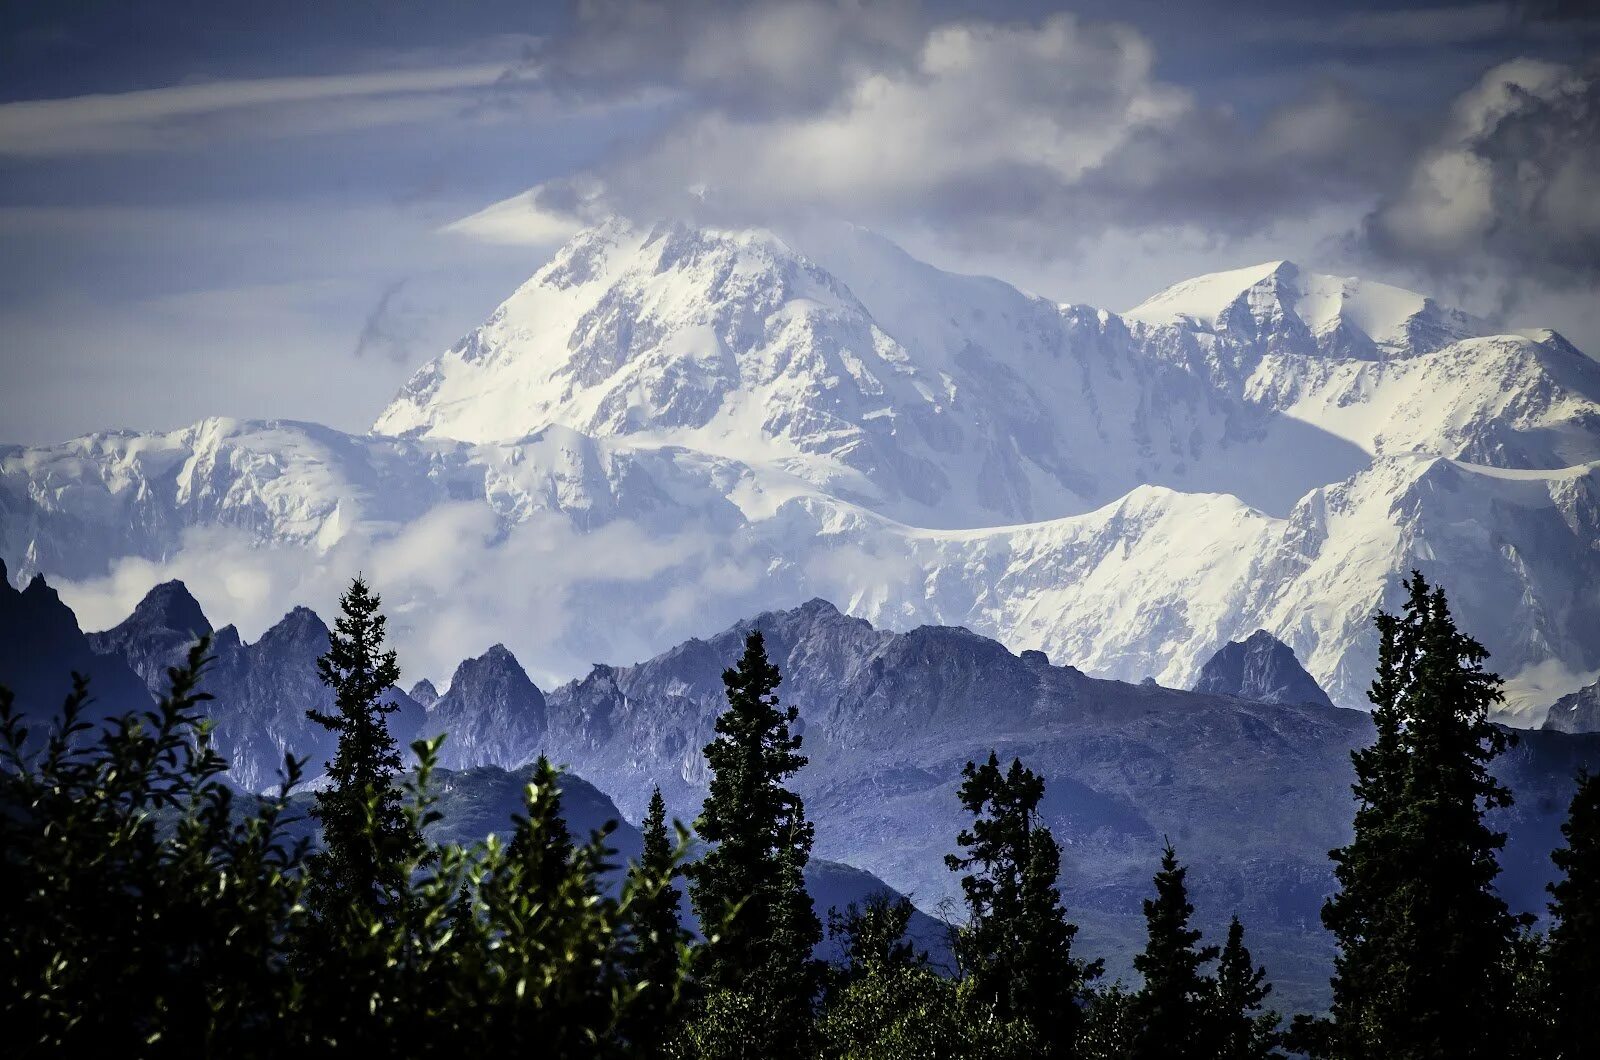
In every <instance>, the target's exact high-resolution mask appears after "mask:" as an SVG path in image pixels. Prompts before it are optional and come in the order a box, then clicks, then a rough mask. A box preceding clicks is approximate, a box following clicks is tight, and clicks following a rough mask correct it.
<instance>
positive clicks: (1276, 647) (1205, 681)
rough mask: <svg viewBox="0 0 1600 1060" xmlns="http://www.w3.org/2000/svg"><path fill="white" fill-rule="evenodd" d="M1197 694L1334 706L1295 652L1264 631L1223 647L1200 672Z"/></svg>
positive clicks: (1258, 701) (1196, 685) (1257, 700)
mask: <svg viewBox="0 0 1600 1060" xmlns="http://www.w3.org/2000/svg"><path fill="white" fill-rule="evenodd" d="M1194 690H1195V691H1196V692H1205V693H1207V694H1210V695H1217V696H1238V697H1239V698H1240V699H1253V700H1255V701H1256V702H1257V703H1310V704H1314V705H1316V706H1322V707H1331V706H1333V701H1332V700H1330V699H1329V698H1328V694H1327V693H1326V692H1324V691H1323V690H1322V686H1321V685H1319V684H1317V682H1316V680H1315V679H1314V678H1312V676H1311V675H1310V674H1308V673H1306V671H1305V667H1303V666H1301V665H1300V660H1299V659H1297V658H1295V655H1294V649H1292V648H1290V647H1289V645H1287V644H1285V643H1284V642H1283V641H1281V640H1279V639H1278V638H1277V637H1274V636H1273V635H1272V634H1271V633H1268V632H1267V631H1266V630H1264V629H1258V630H1256V631H1255V632H1254V633H1252V634H1250V636H1249V637H1248V638H1247V639H1245V640H1242V641H1237V640H1236V641H1231V642H1229V643H1228V644H1225V645H1223V646H1222V648H1220V649H1219V650H1218V651H1217V653H1216V654H1215V655H1213V656H1212V657H1211V659H1210V661H1209V662H1207V663H1206V664H1205V666H1203V667H1201V669H1200V677H1199V679H1198V680H1196V681H1195V683H1194Z"/></svg>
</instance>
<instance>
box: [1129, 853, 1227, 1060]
mask: <svg viewBox="0 0 1600 1060" xmlns="http://www.w3.org/2000/svg"><path fill="white" fill-rule="evenodd" d="M1187 874H1188V870H1187V869H1185V868H1184V867H1183V866H1181V865H1179V864H1178V855H1177V852H1176V851H1174V850H1173V849H1172V844H1171V843H1168V844H1167V846H1166V849H1165V850H1163V851H1162V852H1161V871H1160V872H1158V873H1156V876H1155V885H1156V896H1155V897H1154V898H1146V899H1145V901H1144V919H1145V928H1146V932H1147V939H1146V941H1145V947H1144V952H1142V953H1140V954H1138V955H1137V956H1136V957H1134V959H1133V967H1134V970H1135V971H1137V972H1138V973H1139V974H1140V975H1142V976H1144V986H1143V987H1142V988H1140V990H1139V992H1138V993H1137V994H1135V995H1134V997H1133V1002H1132V1005H1133V1012H1132V1021H1133V1041H1132V1043H1131V1047H1130V1049H1129V1051H1128V1055H1129V1056H1130V1057H1133V1058H1136V1060H1201V1058H1208V1060H1209V1058H1211V1057H1213V1056H1215V1055H1216V1042H1215V1040H1214V1038H1215V1036H1214V1035H1213V1033H1212V1023H1211V1015H1212V998H1213V996H1214V994H1215V990H1216V984H1215V983H1214V982H1213V981H1212V980H1211V979H1209V978H1207V977H1206V976H1205V975H1204V974H1203V973H1202V971H1201V969H1202V968H1204V967H1205V965H1207V964H1208V963H1210V962H1211V961H1212V960H1214V959H1215V958H1216V956H1217V952H1218V951H1217V947H1215V946H1200V945H1198V943H1199V942H1200V932H1199V930H1198V929H1196V928H1192V927H1190V926H1189V919H1190V918H1191V917H1192V916H1194V906H1193V905H1192V904H1191V903H1190V902H1189V891H1188V887H1187V885H1186V883H1185V881H1184V877H1185V876H1186V875H1187Z"/></svg>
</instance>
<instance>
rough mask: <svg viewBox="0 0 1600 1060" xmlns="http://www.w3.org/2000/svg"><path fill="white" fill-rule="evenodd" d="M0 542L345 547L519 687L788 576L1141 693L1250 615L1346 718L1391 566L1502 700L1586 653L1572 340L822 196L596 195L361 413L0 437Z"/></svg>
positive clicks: (1350, 287)
mask: <svg viewBox="0 0 1600 1060" xmlns="http://www.w3.org/2000/svg"><path fill="white" fill-rule="evenodd" d="M0 556H4V557H6V558H7V559H9V560H10V561H11V563H12V565H13V567H14V568H15V570H16V576H17V580H18V584H23V583H24V582H25V581H26V579H28V578H29V577H31V575H32V574H33V573H36V572H41V571H42V572H45V573H47V574H49V575H50V576H51V582H52V584H53V585H57V586H58V587H59V589H60V591H61V593H62V595H63V598H64V599H66V600H68V601H69V602H70V603H71V604H72V605H73V606H74V608H75V609H77V610H79V612H80V613H83V614H85V615H86V621H89V622H91V623H92V622H94V621H95V620H97V619H104V620H105V621H104V624H105V625H109V624H111V623H112V622H114V621H116V620H117V619H120V617H121V616H122V615H125V614H126V613H127V612H128V610H129V609H130V608H131V606H132V604H133V603H134V602H135V601H137V600H138V599H139V598H140V597H141V596H142V595H143V594H144V592H145V591H146V590H148V589H149V588H150V587H151V586H153V585H155V584H157V583H159V582H162V581H165V580H167V579H168V578H171V577H182V578H183V580H184V581H185V582H186V583H187V584H188V585H189V586H191V588H193V589H194V591H195V593H196V595H197V596H198V597H199V598H200V600H201V601H202V603H204V604H205V606H206V607H207V608H208V609H213V610H216V611H220V612H224V613H228V614H230V615H237V616H248V615H249V614H250V613H259V614H261V615H263V616H269V615H270V616H271V617H272V618H274V619H275V618H276V616H278V615H281V614H282V613H283V612H284V611H286V610H287V609H288V606H289V605H291V604H294V603H299V602H302V601H306V602H309V603H311V604H312V605H313V606H315V607H318V608H319V609H322V610H327V609H329V608H330V606H331V603H332V598H331V594H332V593H333V592H334V591H336V587H337V585H338V584H339V583H341V582H342V581H343V580H345V579H346V578H348V576H349V575H350V574H353V573H354V572H355V571H356V570H357V569H363V570H365V571H366V572H367V574H368V576H369V577H370V578H372V579H373V580H374V581H375V582H376V583H377V585H378V586H379V587H380V588H381V589H382V590H383V591H384V593H385V597H386V603H387V604H388V605H389V606H390V608H391V609H392V611H393V613H394V631H395V636H396V639H397V642H398V644H399V647H400V649H401V651H402V653H403V657H405V658H407V659H409V660H411V663H412V665H411V667H410V669H411V671H412V672H413V673H421V674H426V675H428V676H430V677H433V678H435V679H437V680H439V682H440V684H441V686H442V685H443V679H444V678H446V677H448V675H449V674H450V672H451V670H452V668H453V667H454V666H455V664H456V663H457V662H458V661H459V660H461V659H462V658H467V657H476V656H479V655H482V654H483V652H484V651H485V649H487V648H488V647H489V646H490V645H491V644H496V643H498V642H501V641H504V642H505V644H506V646H507V647H508V648H509V649H510V650H512V651H513V652H515V654H516V656H517V658H518V659H520V660H522V661H523V663H524V665H525V666H527V668H528V671H529V674H530V675H531V677H532V678H533V679H534V680H536V681H538V682H539V683H540V684H543V685H545V686H546V687H550V686H551V684H552V683H553V682H555V681H558V680H560V679H565V678H567V677H571V676H573V675H576V674H579V673H582V672H585V671H586V669H587V667H588V665H589V664H590V663H592V662H595V661H597V660H608V661H619V662H620V661H628V660H632V659H641V658H646V657H649V656H651V655H653V654H655V653H657V652H659V651H661V650H663V649H665V648H666V647H668V646H670V645H672V644H675V643H677V642H679V641H682V640H684V639H686V638H688V637H691V636H694V635H703V634H705V633H707V632H708V631H711V630H714V629H718V628H723V627H724V626H726V625H728V624H731V623H732V622H733V621H735V620H737V619H738V618H740V617H741V616H744V615H749V614H752V613H756V612H758V611H763V610H768V609H771V608H775V607H784V606H793V605H796V604H799V603H800V602H802V601H804V600H807V599H810V598H812V597H819V596H820V597H824V598H827V599H831V600H834V601H836V602H837V603H838V604H839V605H840V606H841V607H842V608H844V609H845V610H846V611H848V612H849V613H851V614H854V615H857V616H859V617H862V618H866V619H868V620H870V621H872V622H873V623H875V624H877V625H879V626H881V627H886V628H890V629H908V628H911V627H914V626H916V625H919V624H924V623H928V624H944V625H962V626H966V627H968V628H971V629H972V630H974V631H976V632H979V633H981V634H984V635H986V636H991V637H994V638H996V639H998V640H1000V641H1001V642H1003V643H1005V644H1006V645H1007V646H1008V647H1010V648H1012V649H1013V650H1023V649H1039V650H1043V651H1046V652H1048V653H1049V655H1050V657H1051V658H1052V659H1058V660H1062V661H1064V662H1070V663H1071V664H1073V665H1075V666H1077V667H1079V668H1081V669H1082V670H1084V671H1085V672H1087V673H1090V674H1093V675H1096V676H1103V677H1110V678H1116V679H1121V680H1129V681H1137V680H1140V679H1142V678H1144V677H1153V678H1155V679H1156V680H1157V681H1158V682H1160V683H1161V684H1163V685H1167V686H1184V687H1186V686H1188V685H1189V684H1190V683H1192V681H1193V679H1194V678H1195V676H1196V675H1197V673H1198V671H1199V669H1200V667H1201V666H1202V665H1203V663H1204V662H1205V661H1206V660H1207V659H1208V658H1209V657H1210V656H1211V654H1212V653H1213V652H1214V651H1215V650H1216V649H1217V648H1218V647H1220V646H1221V645H1224V644H1226V643H1228V642H1230V641H1234V640H1243V639H1244V638H1246V637H1247V636H1249V635H1250V634H1252V633H1253V632H1255V631H1256V630H1258V629H1261V630H1266V631H1267V632H1269V633H1270V634H1272V635H1273V636H1275V637H1277V638H1278V639H1279V640H1281V641H1283V642H1284V643H1285V644H1287V645H1288V646H1289V647H1290V648H1292V649H1293V650H1294V652H1295V653H1296V655H1297V656H1298V657H1299V658H1300V659H1301V660H1302V661H1303V662H1304V664H1305V666H1306V668H1307V670H1308V671H1309V672H1310V673H1311V674H1312V675H1313V676H1314V677H1315V678H1316V679H1317V681H1318V682H1319V683H1321V685H1322V686H1323V687H1324V688H1325V689H1326V690H1327V692H1328V694H1329V695H1330V696H1331V697H1332V699H1333V700H1334V702H1336V703H1338V704H1340V705H1341V706H1349V707H1360V706H1362V705H1363V702H1364V690H1365V688H1366V684H1367V682H1368V680H1369V675H1370V673H1371V669H1372V664H1373V661H1374V660H1373V653H1374V649H1375V641H1374V637H1373V633H1372V627H1371V622H1370V618H1371V615H1372V612H1373V611H1374V610H1375V609H1376V608H1378V607H1383V606H1393V605H1394V604H1395V603H1396V602H1397V592H1398V583H1399V579H1400V577H1401V576H1402V575H1403V574H1404V572H1406V571H1407V570H1409V569H1411V568H1413V567H1414V568H1418V569H1421V570H1422V571H1423V572H1424V573H1425V574H1427V575H1428V576H1429V578H1430V580H1435V581H1438V582H1439V583H1441V584H1443V585H1444V586H1445V587H1446V588H1447V589H1448V591H1449V592H1450V594H1451V599H1452V603H1453V605H1454V606H1455V608H1456V610H1457V612H1458V615H1459V617H1460V619H1461V621H1462V623H1463V625H1464V627H1465V628H1466V629H1467V630H1468V631H1470V632H1471V633H1472V634H1473V635H1475V636H1477V637H1478V638H1479V639H1480V640H1482V641H1483V642H1484V643H1485V644H1486V645H1487V646H1488V647H1489V649H1490V650H1491V651H1492V652H1493V658H1492V660H1491V662H1492V665H1493V666H1495V667H1496V668H1497V669H1498V670H1499V671H1500V672H1502V673H1503V674H1504V675H1505V676H1506V677H1507V678H1508V679H1509V686H1508V693H1509V694H1508V701H1507V704H1506V713H1505V717H1506V719H1507V720H1510V721H1513V722H1515V723H1519V724H1528V725H1532V724H1537V723H1538V722H1539V721H1540V720H1541V718H1542V713H1543V709H1544V708H1545V707H1546V706H1547V705H1548V704H1549V703H1550V702H1551V701H1553V700H1554V699H1556V698H1557V697H1558V696H1560V695H1562V694H1565V693H1567V692H1570V691H1572V690H1574V689H1576V688H1579V687H1581V686H1583V685H1585V684H1588V683H1589V682H1591V681H1593V680H1594V679H1595V678H1596V677H1597V676H1600V364H1597V363H1596V362H1595V361H1594V360H1592V359H1590V358H1589V357H1588V356H1587V355H1585V354H1584V353H1583V352H1581V351H1579V350H1577V349H1575V348H1573V347H1572V346H1571V345H1570V344H1569V343H1567V342H1566V341H1565V340H1564V339H1563V338H1562V337H1561V336H1559V335H1557V334H1555V333H1554V332H1548V331H1530V332H1526V333H1514V334H1500V333H1496V332H1495V329H1494V328H1492V327H1491V326H1490V325H1489V324H1487V323H1486V322H1484V321H1482V320H1479V319H1476V318H1474V317H1471V316H1469V315H1467V314H1465V313H1461V312H1459V311H1456V310H1452V309H1449V308H1446V307H1442V306H1440V305H1438V304H1437V303H1436V302H1434V301H1433V300H1432V299H1430V298H1426V297H1424V296H1422V295H1417V294H1413V293H1411V292H1407V291H1402V290H1400V289H1398V288H1393V287H1388V286H1385V285H1382V284H1376V283H1372V282H1369V281H1365V280H1360V279H1355V278H1344V277H1332V276H1324V275H1321V274H1316V273H1312V272H1309V271H1306V270H1303V269H1301V268H1299V267H1298V266H1296V265H1294V264H1293V263H1289V262H1272V263H1266V264H1264V265H1261V266H1256V267H1252V268H1248V269H1241V270H1234V271H1231V272H1225V273H1217V274H1213V275H1210V276H1205V277H1199V278H1196V279H1194V280H1191V281H1186V282H1185V283H1182V284H1179V285H1177V286H1175V287H1173V288H1171V289H1169V290H1167V291H1165V292H1161V293H1159V294H1157V295H1155V296H1153V297H1152V298H1150V299H1148V300H1147V301H1145V302H1144V303H1142V304H1141V305H1140V306H1138V307H1135V308H1134V309H1131V310H1129V311H1127V312H1125V313H1115V312H1110V311H1108V310H1104V309H1098V308H1095V307H1090V306H1084V305H1072V304H1061V303H1056V302H1053V301H1050V300H1048V299H1044V298H1040V297H1037V296H1033V295H1029V294H1026V293H1024V292H1022V291H1020V290H1018V289H1016V288H1015V287H1012V286H1010V285H1008V284H1005V283H1003V282H1001V281H999V280H996V279H992V278H987V277H972V276H963V275H958V274H954V273H950V272H946V271H942V270H939V269H937V268H935V267H933V266H931V265H928V264H927V263H924V262H921V261H918V260H916V259H915V258H913V257H911V256H910V255H909V254H907V253H906V252H905V251H903V250H902V249H901V248H899V247H897V246H895V245H894V244H893V243H891V242H889V241H888V240H886V239H884V238H882V237H880V236H878V235H876V234H874V233H872V232H869V231H866V230H863V229H860V228H857V227H853V226H847V225H837V226H818V227H817V228H816V229H815V230H812V231H808V232H807V233H805V234H804V235H803V236H795V235H779V234H775V233H772V232H767V231H759V230H750V231H721V230H714V229H700V228H691V227H686V226H683V225H655V226H646V225H636V224H631V223H628V222H625V221H621V220H613V221H609V222H606V223H604V224H601V225H598V226H595V227H593V228H591V229H588V230H586V231H584V232H582V233H580V234H578V235H577V236H575V237H574V238H573V239H572V240H571V241H570V242H569V243H568V244H567V245H566V246H564V247H563V248H562V249H561V250H560V251H558V252H557V253H556V254H555V256H554V257H553V258H552V259H551V260H550V261H549V262H548V263H547V264H545V265H544V266H543V267H542V268H540V269H539V270H538V271H537V272H536V273H535V274H534V275H533V277H532V278H531V279H530V280H529V281H528V282H527V283H526V284H524V285H523V286H522V287H521V288H520V289H519V290H517V291H516V292H515V293H514V294H512V296H511V297H510V298H509V299H507V300H506V301H505V302H504V303H503V304H502V305H501V306H500V307H499V308H498V309H497V310H496V311H495V312H494V313H493V314H492V315H491V316H490V318H489V319H488V320H487V321H485V322H484V323H483V324H482V325H481V326H479V327H478V328H476V329H474V330H473V331H472V332H471V333H470V334H468V335H467V336H466V337H465V338H464V339H463V340H462V341H461V342H460V343H458V344H457V345H455V346H454V347H452V348H451V349H450V350H448V351H446V352H445V353H443V354H442V355H440V356H439V357H437V358H435V359H433V360H432V361H430V362H429V363H428V364H426V365H424V366H423V367H422V368H421V369H420V370H418V371H417V372H416V374H415V375H414V376H413V377H412V378H411V380H410V381H409V382H408V383H407V384H406V385H405V386H404V388H403V389H402V390H401V392H400V393H399V394H398V395H397V396H396V398H395V399H394V401H393V402H392V403H391V404H390V405H389V406H388V407H387V408H386V409H384V410H382V411H381V412H380V414H379V415H378V416H377V418H376V420H375V422H374V426H373V429H372V431H371V433H368V434H361V435H352V434H345V433H342V432H339V431H335V430H332V429H330V428H327V427H323V426H319V425H316V424H309V423H298V422H290V421H235V420H227V419H211V420H206V421H203V422H201V423H199V424H195V425H193V426H190V427H187V428H182V429H179V430H176V431H170V432H127V431H109V432H104V433H98V434H94V435H90V436H86V437H83V438H78V439H74V440H71V441H68V442H65V443H61V444H58V445H50V446H39V447H32V448H28V447H21V446H9V447H0ZM252 608H254V612H252V610H251V609H252ZM241 624H242V625H248V618H247V617H246V618H242V619H241ZM260 628H265V627H264V624H263V625H262V626H261V627H259V628H258V629H257V630H256V631H255V632H259V631H260Z"/></svg>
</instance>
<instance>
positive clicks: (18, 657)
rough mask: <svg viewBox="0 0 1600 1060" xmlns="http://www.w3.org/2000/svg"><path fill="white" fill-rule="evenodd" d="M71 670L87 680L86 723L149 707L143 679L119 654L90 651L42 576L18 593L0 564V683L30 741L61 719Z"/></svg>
mask: <svg viewBox="0 0 1600 1060" xmlns="http://www.w3.org/2000/svg"><path fill="white" fill-rule="evenodd" d="M74 673H79V674H82V675H83V676H84V677H87V678H88V679H89V692H90V695H91V696H92V699H91V701H90V702H89V704H88V705H87V707H86V709H85V711H84V714H83V718H84V720H86V721H95V720H99V719H103V718H108V717H115V716H117V715H121V714H125V713H127V712H129V711H137V710H148V709H149V708H150V705H151V698H150V694H149V692H148V691H146V689H145V683H144V681H143V680H142V679H141V678H140V677H139V675H138V674H137V673H135V672H134V671H133V669H132V668H131V667H129V666H128V664H127V663H126V662H125V661H124V660H123V659H122V658H121V657H120V656H116V655H100V654H98V653H97V652H96V651H95V650H94V646H93V644H92V643H91V641H90V638H89V637H88V636H86V635H85V634H84V632H83V630H81V629H79V628H78V619H77V616H76V615H74V614H73V613H72V609H71V608H69V607H67V605H66V604H64V603H62V602H61V598H60V597H59V596H57V595H56V591H55V590H54V589H52V588H50V586H49V585H47V584H45V580H44V578H43V577H42V576H39V575H35V576H34V577H33V578H32V579H31V580H30V581H29V582H28V586H27V588H25V589H22V590H20V591H19V590H17V589H16V588H14V587H13V586H12V584H11V581H10V579H9V578H8V577H7V575H6V568H5V564H4V562H0V686H4V687H5V688H8V689H10V691H11V692H12V694H13V695H14V696H15V697H16V707H15V709H16V711H17V714H18V716H20V717H21V718H22V719H23V720H24V722H25V723H26V724H27V725H28V727H29V728H30V729H31V730H32V736H31V738H30V743H31V742H34V741H37V740H40V739H42V738H43V734H44V733H45V732H46V731H48V729H49V726H50V725H51V724H52V723H53V722H54V721H55V720H56V719H57V718H58V717H59V712H60V709H61V704H62V701H63V700H64V699H65V698H66V696H67V694H68V693H69V692H71V691H72V675H73V674H74Z"/></svg>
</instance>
